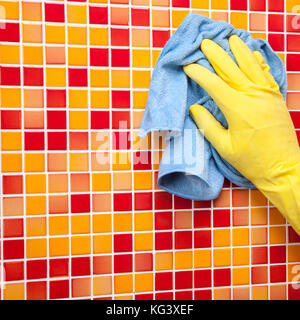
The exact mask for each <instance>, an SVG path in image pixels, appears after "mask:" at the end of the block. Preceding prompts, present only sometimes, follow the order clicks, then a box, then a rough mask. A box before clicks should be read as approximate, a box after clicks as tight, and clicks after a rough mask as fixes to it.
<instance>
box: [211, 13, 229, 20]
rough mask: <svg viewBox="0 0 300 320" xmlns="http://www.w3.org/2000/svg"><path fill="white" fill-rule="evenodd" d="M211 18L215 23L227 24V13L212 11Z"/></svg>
mask: <svg viewBox="0 0 300 320" xmlns="http://www.w3.org/2000/svg"><path fill="white" fill-rule="evenodd" d="M211 18H212V19H213V20H215V21H225V22H228V13H227V12H219V11H215V12H214V11H213V12H212V13H211Z"/></svg>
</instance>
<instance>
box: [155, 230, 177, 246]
mask: <svg viewBox="0 0 300 320" xmlns="http://www.w3.org/2000/svg"><path fill="white" fill-rule="evenodd" d="M172 248H173V239H172V232H157V233H155V250H171V249H172Z"/></svg>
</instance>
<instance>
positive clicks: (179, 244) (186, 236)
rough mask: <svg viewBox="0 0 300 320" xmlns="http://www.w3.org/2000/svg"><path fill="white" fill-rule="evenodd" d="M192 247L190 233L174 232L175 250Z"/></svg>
mask: <svg viewBox="0 0 300 320" xmlns="http://www.w3.org/2000/svg"><path fill="white" fill-rule="evenodd" d="M192 246H193V233H192V231H176V232H175V249H191V248H192Z"/></svg>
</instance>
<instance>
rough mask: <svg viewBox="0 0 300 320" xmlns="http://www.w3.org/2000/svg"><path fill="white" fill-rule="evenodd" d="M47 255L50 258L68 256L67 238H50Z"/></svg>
mask: <svg viewBox="0 0 300 320" xmlns="http://www.w3.org/2000/svg"><path fill="white" fill-rule="evenodd" d="M49 253H50V257H57V256H67V255H69V238H68V237H63V238H50V239H49Z"/></svg>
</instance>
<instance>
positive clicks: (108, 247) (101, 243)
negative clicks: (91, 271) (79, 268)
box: [93, 234, 112, 253]
mask: <svg viewBox="0 0 300 320" xmlns="http://www.w3.org/2000/svg"><path fill="white" fill-rule="evenodd" d="M93 251H94V253H111V252H112V238H111V235H110V234H102V235H96V236H94V237H93Z"/></svg>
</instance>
